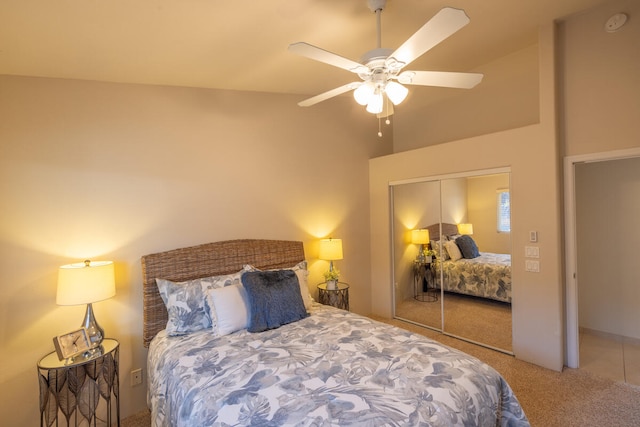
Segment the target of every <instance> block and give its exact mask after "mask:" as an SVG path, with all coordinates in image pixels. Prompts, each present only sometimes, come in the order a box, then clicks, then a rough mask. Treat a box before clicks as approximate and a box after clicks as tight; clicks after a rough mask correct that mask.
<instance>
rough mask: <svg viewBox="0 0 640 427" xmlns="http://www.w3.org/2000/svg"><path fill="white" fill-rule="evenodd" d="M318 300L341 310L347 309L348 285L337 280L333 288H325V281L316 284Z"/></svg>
mask: <svg viewBox="0 0 640 427" xmlns="http://www.w3.org/2000/svg"><path fill="white" fill-rule="evenodd" d="M318 302H319V303H320V304H325V305H331V306H333V307H336V308H341V309H343V310H349V285H348V284H347V283H344V282H338V284H337V285H336V288H335V289H327V283H326V282H323V283H320V284H319V285H318Z"/></svg>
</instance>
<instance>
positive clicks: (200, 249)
mask: <svg viewBox="0 0 640 427" xmlns="http://www.w3.org/2000/svg"><path fill="white" fill-rule="evenodd" d="M303 260H304V248H303V246H302V242H297V241H290V240H256V239H243V240H227V241H223V242H215V243H206V244H203V245H198V246H191V247H188V248H181V249H173V250H170V251H167V252H160V253H157V254H150V255H145V256H143V257H142V280H143V296H144V298H143V306H144V307H143V314H144V325H143V340H144V346H145V347H148V346H149V343H150V342H151V340H152V339H153V337H155V336H156V334H157V333H158V332H159V331H161V330H162V329H164V328H165V327H166V325H167V309H166V308H165V306H164V302H163V301H162V298H161V297H160V293H159V292H158V287H157V286H156V278H160V279H167V280H171V281H173V282H183V281H185V280H191V279H197V278H199V277H209V276H217V275H221V274H229V273H235V272H237V271H240V269H242V266H243V265H245V264H251V265H253V266H255V267H257V268H260V269H270V268H284V267H292V266H294V265H296V264H297V263H299V262H300V261H303Z"/></svg>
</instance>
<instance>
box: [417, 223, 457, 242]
mask: <svg viewBox="0 0 640 427" xmlns="http://www.w3.org/2000/svg"><path fill="white" fill-rule="evenodd" d="M424 228H426V229H427V230H429V239H431V240H436V241H437V240H440V224H439V223H436V224H431V225H430V226H428V227H424ZM442 234H444V235H445V236H452V235H454V234H458V226H457V225H455V224H448V223H446V222H443V223H442Z"/></svg>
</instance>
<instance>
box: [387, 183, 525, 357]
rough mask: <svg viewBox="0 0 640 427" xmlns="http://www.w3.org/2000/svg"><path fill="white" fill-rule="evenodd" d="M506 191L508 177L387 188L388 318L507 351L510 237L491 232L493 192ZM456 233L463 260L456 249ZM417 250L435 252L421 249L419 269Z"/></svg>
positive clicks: (494, 206)
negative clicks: (419, 235)
mask: <svg viewBox="0 0 640 427" xmlns="http://www.w3.org/2000/svg"><path fill="white" fill-rule="evenodd" d="M508 189H509V173H491V174H488V175H476V176H470V177H455V178H447V179H436V180H433V179H432V180H428V179H425V181H420V182H415V181H414V182H410V183H399V184H394V185H392V204H393V206H392V212H393V245H394V248H393V253H394V260H393V262H394V282H395V294H394V297H395V307H394V308H395V317H396V318H399V319H401V320H405V321H409V322H412V323H416V324H419V325H423V326H427V327H429V328H432V329H436V330H440V331H442V332H444V333H445V334H448V335H453V336H457V337H460V338H463V339H466V340H469V341H472V342H476V343H479V344H482V345H485V346H488V347H492V348H495V349H498V350H501V351H505V352H509V353H510V352H511V351H512V341H511V337H512V324H511V255H510V251H511V244H510V235H509V232H498V229H497V219H498V204H499V197H498V195H499V194H500V192H504V191H508ZM461 223H465V224H471V225H472V231H471V233H472V234H465V233H468V232H469V230H458V226H457V224H461ZM416 229H421V230H428V234H429V244H428V245H424V246H423V245H422V244H416V243H414V241H415V236H416V235H415V234H414V239H413V241H412V237H411V234H412V233H411V232H412V231H413V230H416ZM460 231H462V234H461V233H460ZM462 235H464V236H465V237H464V238H463V239H462V240H461V241H458V243H460V244H462V247H464V248H465V249H466V252H467V253H466V254H465V255H467V257H465V256H463V255H462V251H461V250H460V246H459V245H456V240H455V239H456V238H459V236H462ZM441 236H442V237H441ZM420 241H422V240H420ZM469 241H471V242H472V243H471V249H470V248H469V245H470V244H469ZM452 245H453V247H452ZM474 246H475V248H476V249H477V250H476V253H474V252H473V247H474ZM421 248H424V250H427V251H428V250H433V251H435V253H436V254H435V255H433V256H432V255H431V253H430V252H426V253H427V254H428V256H427V258H430V257H432V258H433V259H432V260H431V263H430V264H428V266H427V267H426V266H425V265H424V264H423V263H424V258H422V259H420V257H419V251H420V249H421ZM456 249H457V251H456ZM449 250H451V251H452V252H454V255H455V256H454V258H455V259H451V256H450V255H449ZM457 252H460V253H457ZM478 255H479V256H478ZM417 266H421V267H422V272H421V274H418V275H416V274H415V272H416V271H418V270H419V268H417ZM425 267H426V268H425ZM425 271H428V272H429V273H430V274H425ZM423 276H427V277H423ZM432 295H435V296H436V297H437V300H434V299H433V298H430V297H431V296H432ZM425 296H426V297H427V298H425Z"/></svg>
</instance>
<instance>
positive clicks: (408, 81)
mask: <svg viewBox="0 0 640 427" xmlns="http://www.w3.org/2000/svg"><path fill="white" fill-rule="evenodd" d="M368 6H369V9H370V10H371V11H372V12H374V13H375V14H376V21H377V39H378V40H377V42H378V43H377V48H376V49H373V50H370V51H369V52H367V53H365V54H364V55H363V56H362V58H361V60H360V62H356V61H352V60H351V59H348V58H345V57H343V56H340V55H337V54H335V53H332V52H329V51H326V50H324V49H321V48H319V47H316V46H313V45H311V44H308V43H305V42H297V43H292V44H290V45H289V51H291V52H293V53H295V54H298V55H301V56H304V57H307V58H309V59H313V60H316V61H319V62H324V63H325V64H329V65H332V66H334V67H338V68H342V69H343V70H346V71H349V72H351V73H354V74H357V75H358V77H360V79H361V81H356V82H351V83H347V84H346V85H343V86H340V87H338V88H335V89H332V90H330V91H327V92H324V93H321V94H319V95H316V96H314V97H311V98H308V99H305V100H304V101H301V102H299V103H298V105H300V106H301V107H309V106H312V105H314V104H317V103H318V102H322V101H325V100H327V99H329V98H333V97H335V96H338V95H341V94H343V93H345V92H348V91H350V90H353V91H354V92H353V97H354V98H355V100H356V102H357V103H358V104H360V105H363V106H365V105H366V110H367V111H368V112H369V113H372V114H376V115H378V118H384V117H387V118H388V117H389V116H390V115H392V114H393V105H398V104H400V103H401V102H402V101H404V99H405V98H406V97H407V95H408V93H409V90H408V89H407V88H406V87H405V86H403V85H418V86H439V87H450V88H460V89H471V88H473V87H474V86H475V85H477V84H478V83H480V82H481V81H482V77H483V75H482V74H480V73H457V72H446V71H402V69H403V68H404V67H405V66H407V65H409V64H410V63H411V62H413V61H414V60H415V59H417V58H419V57H420V56H422V55H423V54H424V53H425V52H427V51H428V50H429V49H431V48H432V47H434V46H436V45H437V44H439V43H440V42H442V41H443V40H445V39H446V38H447V37H449V36H451V35H452V34H454V33H455V32H457V31H458V30H460V29H461V28H462V27H464V26H465V25H467V24H468V23H469V17H468V16H467V14H466V13H465V12H464V10H462V9H454V8H450V7H445V8H443V9H441V10H440V11H439V12H438V13H437V14H436V15H435V16H434V17H433V18H431V19H430V20H429V21H427V23H425V24H424V25H423V26H422V27H421V28H420V29H419V30H418V31H416V32H415V33H414V34H413V35H412V36H411V37H409V39H408V40H407V41H405V42H404V43H403V44H402V45H401V46H400V47H399V48H397V49H396V50H393V49H386V48H382V47H381V40H382V37H381V31H380V15H381V13H382V10H383V9H384V7H385V6H386V0H368ZM388 101H391V103H389V102H388ZM387 123H389V120H388V119H387ZM378 135H381V132H378Z"/></svg>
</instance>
